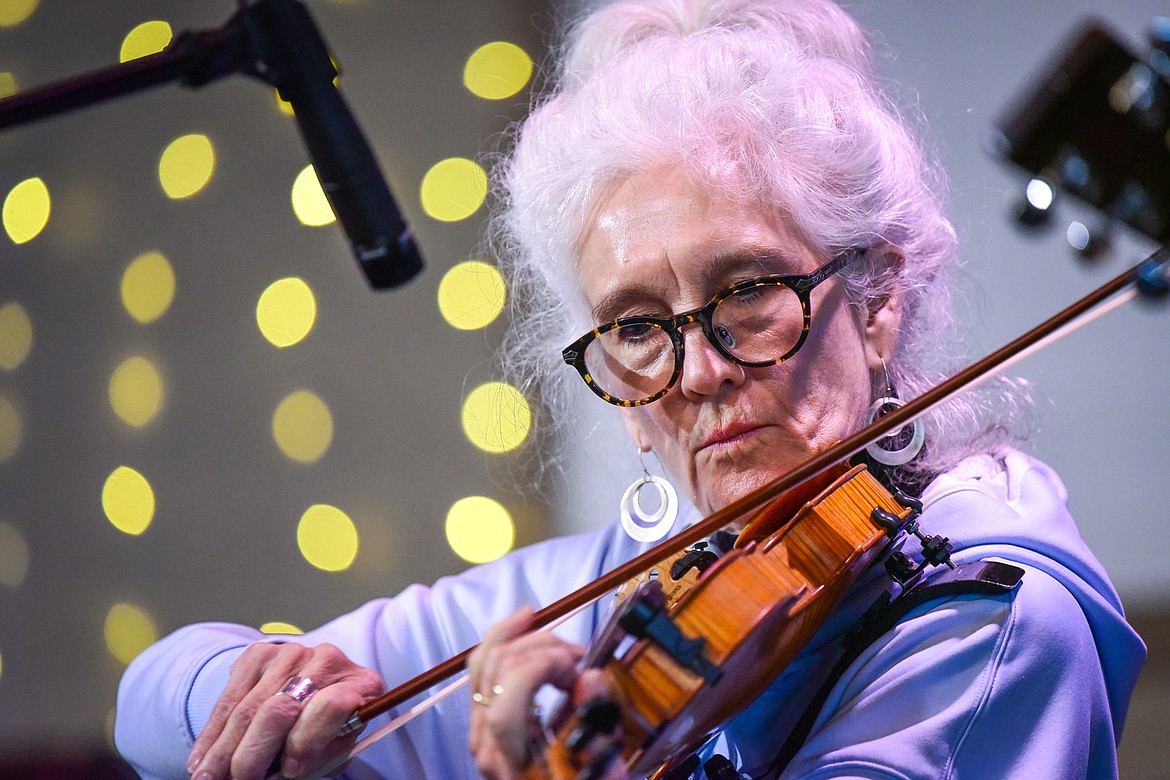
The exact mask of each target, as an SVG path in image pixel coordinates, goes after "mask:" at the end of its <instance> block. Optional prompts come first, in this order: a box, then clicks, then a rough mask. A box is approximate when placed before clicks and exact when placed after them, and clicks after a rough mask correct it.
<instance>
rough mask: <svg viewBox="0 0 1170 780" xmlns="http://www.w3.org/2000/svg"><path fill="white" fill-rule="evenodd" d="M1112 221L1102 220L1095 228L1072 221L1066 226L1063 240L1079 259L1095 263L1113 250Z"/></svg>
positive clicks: (1114, 223)
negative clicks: (1064, 239) (1065, 239)
mask: <svg viewBox="0 0 1170 780" xmlns="http://www.w3.org/2000/svg"><path fill="white" fill-rule="evenodd" d="M1116 224H1117V223H1116V222H1115V221H1114V220H1104V221H1102V222H1101V223H1100V225H1098V226H1097V227H1095V228H1090V227H1089V226H1088V225H1086V224H1085V223H1083V222H1079V221H1077V220H1075V219H1074V220H1073V221H1072V222H1070V223H1069V224H1068V230H1066V231H1065V238H1067V239H1068V244H1069V246H1071V247H1072V248H1073V251H1074V252H1076V253H1077V255H1078V256H1080V257H1081V259H1083V260H1086V261H1096V260H1099V259H1101V257H1102V256H1104V255H1105V254H1108V252H1109V251H1110V250H1111V249H1112V248H1113V234H1114V226H1115V225H1116Z"/></svg>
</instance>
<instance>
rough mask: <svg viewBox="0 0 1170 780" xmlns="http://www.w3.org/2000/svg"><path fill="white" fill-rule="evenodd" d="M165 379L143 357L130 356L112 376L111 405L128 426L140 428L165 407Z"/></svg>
mask: <svg viewBox="0 0 1170 780" xmlns="http://www.w3.org/2000/svg"><path fill="white" fill-rule="evenodd" d="M162 400H163V381H162V375H161V374H159V372H158V369H157V368H155V367H154V364H153V363H151V362H150V361H149V360H147V359H146V358H144V357H141V356H140V355H135V356H134V357H131V358H127V359H126V360H124V361H123V362H122V364H121V365H120V366H118V367H117V368H115V369H114V373H113V375H112V376H111V377H110V406H112V407H113V408H114V414H116V415H118V417H119V418H121V420H122V422H124V423H126V424H127V425H133V426H134V427H135V428H141V427H142V426H143V425H146V424H147V423H148V422H150V421H151V420H153V419H154V417H155V415H156V414H158V410H159V409H160V408H161V407H162Z"/></svg>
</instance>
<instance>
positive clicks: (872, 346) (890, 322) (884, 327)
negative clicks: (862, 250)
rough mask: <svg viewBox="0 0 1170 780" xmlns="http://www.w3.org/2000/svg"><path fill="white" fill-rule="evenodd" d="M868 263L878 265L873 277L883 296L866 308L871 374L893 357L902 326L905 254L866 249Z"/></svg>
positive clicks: (890, 248)
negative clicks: (902, 282)
mask: <svg viewBox="0 0 1170 780" xmlns="http://www.w3.org/2000/svg"><path fill="white" fill-rule="evenodd" d="M866 261H867V262H869V263H872V264H875V265H876V266H877V267H876V268H875V269H874V278H875V279H876V280H878V284H879V287H880V289H881V293H879V294H878V296H877V297H874V298H871V299H870V300H869V303H868V305H867V306H866V309H867V311H866V321H865V328H864V335H865V359H866V364H867V366H868V367H869V369H870V370H871V371H876V370H878V369H880V368H881V366H882V360H883V359H884V358H888V357H889V356H891V355H893V354H894V347H895V346H896V345H897V343H898V334H899V333H900V331H901V326H902V285H901V284H900V282H899V279H900V277H901V270H902V251H901V250H900V249H898V248H897V247H894V246H890V245H888V244H887V245H885V246H883V247H878V248H874V249H869V250H867V257H866Z"/></svg>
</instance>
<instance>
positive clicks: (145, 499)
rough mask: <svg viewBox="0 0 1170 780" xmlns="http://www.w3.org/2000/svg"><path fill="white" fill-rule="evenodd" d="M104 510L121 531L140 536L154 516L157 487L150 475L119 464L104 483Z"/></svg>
mask: <svg viewBox="0 0 1170 780" xmlns="http://www.w3.org/2000/svg"><path fill="white" fill-rule="evenodd" d="M102 510H103V511H105V513H106V518H107V519H109V521H110V523H112V524H113V526H114V527H115V528H117V529H118V530H119V531H121V532H123V533H126V534H130V535H131V536H138V535H139V534H141V533H142V532H143V531H145V530H146V529H147V528H148V527H149V526H150V521H151V520H153V519H154V490H153V489H152V488H151V487H150V483H149V482H147V480H146V477H144V476H142V475H141V474H139V473H138V472H137V471H135V470H134V469H132V468H130V467H129V466H119V467H118V468H116V469H114V471H113V472H112V473H111V474H110V476H108V477H106V484H105V485H103V486H102Z"/></svg>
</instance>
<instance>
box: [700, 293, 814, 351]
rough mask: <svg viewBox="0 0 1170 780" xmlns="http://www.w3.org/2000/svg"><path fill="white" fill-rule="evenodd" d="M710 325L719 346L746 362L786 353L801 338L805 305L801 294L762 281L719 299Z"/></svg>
mask: <svg viewBox="0 0 1170 780" xmlns="http://www.w3.org/2000/svg"><path fill="white" fill-rule="evenodd" d="M711 327H712V330H714V332H715V336H716V338H717V339H719V342H720V346H722V347H723V348H724V349H726V350H727V351H728V352H729V353H731V354H732V355H734V356H735V357H736V358H737V359H739V360H742V361H744V362H746V363H765V362H769V361H773V360H778V359H779V358H782V357H785V356H786V355H788V353H789V352H791V351H792V348H793V347H795V346H796V344H797V343H798V342H799V341H800V334H801V332H802V331H803V330H804V307H802V306H801V303H800V296H798V295H797V294H796V292H795V291H794V290H793V289H792V288H790V287H786V286H784V285H782V284H762V285H759V286H757V287H750V288H748V289H746V290H741V291H739V292H737V293H734V294H732V295H730V296H728V297H727V298H725V299H723V300H722V301H720V302H719V305H718V306H716V307H715V312H714V314H713V315H712V316H711Z"/></svg>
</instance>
